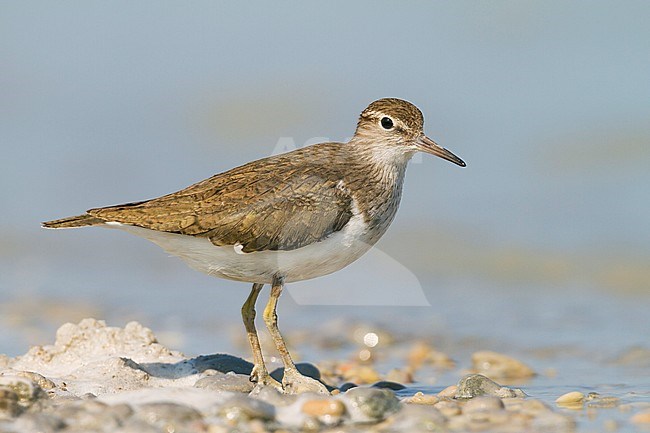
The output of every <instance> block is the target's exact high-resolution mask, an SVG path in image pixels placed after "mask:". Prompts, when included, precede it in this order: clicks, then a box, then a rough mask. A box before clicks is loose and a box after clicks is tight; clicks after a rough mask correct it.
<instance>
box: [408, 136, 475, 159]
mask: <svg viewBox="0 0 650 433" xmlns="http://www.w3.org/2000/svg"><path fill="white" fill-rule="evenodd" d="M415 145H416V146H417V148H418V150H420V151H422V152H426V153H430V154H431V155H435V156H439V157H440V158H442V159H446V160H447V161H451V162H453V163H454V164H457V165H460V166H461V167H465V165H466V164H465V161H463V160H462V159H460V158H459V157H457V156H456V155H454V154H453V153H451V152H450V151H448V150H447V149H445V148H444V147H442V146H440V145H438V143H436V142H435V141H433V140H432V139H430V138H429V137H427V136H426V135H423V136H421V137H420V138H419V139H417V140H416V141H415Z"/></svg>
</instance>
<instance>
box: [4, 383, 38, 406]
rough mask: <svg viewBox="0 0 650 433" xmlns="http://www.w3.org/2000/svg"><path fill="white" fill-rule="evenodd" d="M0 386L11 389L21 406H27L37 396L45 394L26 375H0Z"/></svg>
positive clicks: (36, 398)
mask: <svg viewBox="0 0 650 433" xmlns="http://www.w3.org/2000/svg"><path fill="white" fill-rule="evenodd" d="M0 386H2V387H7V388H10V389H11V390H13V391H14V392H15V393H16V395H17V396H18V403H20V405H21V406H23V407H29V406H31V405H32V404H33V403H34V402H35V401H36V400H38V399H39V398H44V397H45V396H46V394H45V392H44V391H43V390H42V389H41V388H40V387H39V386H38V385H36V384H35V383H34V382H32V381H31V380H30V379H27V378H26V377H20V376H0Z"/></svg>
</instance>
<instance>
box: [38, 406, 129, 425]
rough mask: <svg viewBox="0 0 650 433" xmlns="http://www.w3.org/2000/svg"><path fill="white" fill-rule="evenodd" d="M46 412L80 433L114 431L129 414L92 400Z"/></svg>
mask: <svg viewBox="0 0 650 433" xmlns="http://www.w3.org/2000/svg"><path fill="white" fill-rule="evenodd" d="M48 412H51V413H52V414H53V415H56V416H57V417H60V418H61V419H63V420H65V422H66V424H68V425H70V426H73V427H74V428H75V429H77V430H80V431H102V430H104V429H106V430H110V431H114V430H117V429H119V427H120V426H121V425H122V422H123V421H124V419H126V418H127V417H128V416H129V415H130V413H128V414H126V416H125V414H124V412H123V409H122V408H118V409H117V410H114V407H113V406H109V405H108V404H106V403H102V402H100V401H97V400H96V399H93V400H77V401H70V402H66V403H63V404H60V405H58V406H57V407H55V408H51V409H50V410H49V411H48Z"/></svg>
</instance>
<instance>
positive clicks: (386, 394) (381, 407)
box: [342, 387, 400, 422]
mask: <svg viewBox="0 0 650 433" xmlns="http://www.w3.org/2000/svg"><path fill="white" fill-rule="evenodd" d="M342 397H343V398H344V402H346V403H348V404H346V406H347V407H348V412H349V413H350V415H351V417H352V420H353V421H355V422H372V421H374V422H376V421H380V420H382V419H384V418H386V416H388V415H390V414H391V413H393V412H397V411H398V410H399V408H400V402H399V400H398V399H397V397H396V396H395V394H394V393H393V392H392V391H390V390H388V389H377V388H365V387H364V388H352V389H350V390H349V391H347V392H346V393H345V394H343V395H342Z"/></svg>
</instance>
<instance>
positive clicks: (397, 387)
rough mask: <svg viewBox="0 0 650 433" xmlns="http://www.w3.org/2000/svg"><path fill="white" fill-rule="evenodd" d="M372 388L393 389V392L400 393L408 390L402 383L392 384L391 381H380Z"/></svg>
mask: <svg viewBox="0 0 650 433" xmlns="http://www.w3.org/2000/svg"><path fill="white" fill-rule="evenodd" d="M371 387H372V388H386V389H392V390H393V391H400V390H402V389H406V387H405V386H404V385H402V384H401V383H397V382H391V381H389V380H380V381H379V382H376V383H373V384H372V385H371Z"/></svg>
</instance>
